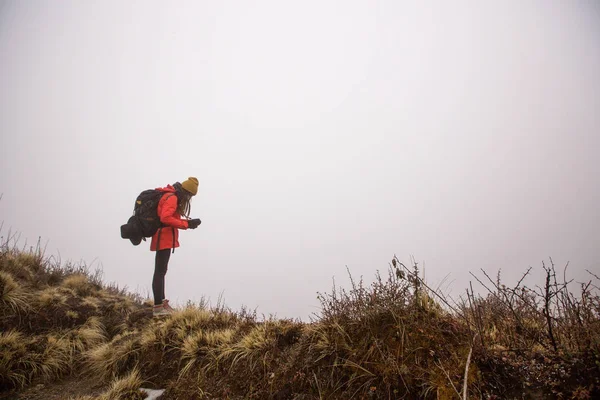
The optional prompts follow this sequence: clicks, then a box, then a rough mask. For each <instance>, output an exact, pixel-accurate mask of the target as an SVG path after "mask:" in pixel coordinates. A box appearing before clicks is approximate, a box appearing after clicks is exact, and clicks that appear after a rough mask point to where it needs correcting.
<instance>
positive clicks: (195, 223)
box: [188, 218, 202, 229]
mask: <svg viewBox="0 0 600 400" xmlns="http://www.w3.org/2000/svg"><path fill="white" fill-rule="evenodd" d="M201 222H202V221H200V218H194V219H190V220H188V229H196V228H197V227H198V225H200V223H201Z"/></svg>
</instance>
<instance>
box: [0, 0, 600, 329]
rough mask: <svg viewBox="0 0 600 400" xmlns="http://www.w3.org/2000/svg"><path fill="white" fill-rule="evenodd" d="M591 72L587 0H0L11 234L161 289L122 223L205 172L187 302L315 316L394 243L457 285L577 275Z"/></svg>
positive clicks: (435, 279) (188, 255)
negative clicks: (542, 274)
mask: <svg viewBox="0 0 600 400" xmlns="http://www.w3.org/2000/svg"><path fill="white" fill-rule="evenodd" d="M426 3H427V4H426ZM433 4H435V5H433ZM598 71H600V6H599V5H598V3H597V2H594V1H587V2H583V1H581V2H578V1H573V2H565V1H495V2H491V1H490V2H488V1H465V2H459V1H454V2H446V1H439V2H408V1H407V2H403V1H362V2H356V1H339V2H329V1H322V0H320V1H301V2H284V1H275V0H273V1H255V2H243V1H239V2H229V1H218V2H215V1H213V2H200V1H194V2H176V3H165V2H164V1H135V2H134V1H129V2H123V1H63V2H59V3H56V2H53V1H1V0H0V132H1V139H0V140H1V141H0V152H1V153H0V156H1V158H0V160H1V161H0V171H1V175H0V192H2V193H4V197H3V198H2V200H1V201H0V220H3V221H4V231H3V232H2V234H6V230H7V228H8V227H12V228H13V230H18V231H20V232H22V238H23V240H24V239H25V238H27V239H28V240H29V242H30V243H31V242H35V241H36V240H37V237H38V236H41V237H42V239H43V241H44V242H45V241H46V240H48V241H49V244H48V253H49V254H58V253H60V255H61V256H62V259H63V260H67V259H71V260H75V261H77V260H80V259H82V260H85V261H87V262H88V263H90V262H92V261H93V260H94V259H96V258H97V259H98V260H99V262H101V263H102V265H103V269H104V273H105V279H106V280H107V281H115V282H118V283H119V284H120V285H127V286H129V287H130V288H131V289H133V290H139V291H141V292H142V293H149V291H150V281H151V278H152V272H153V268H154V266H153V264H154V258H153V255H154V253H151V252H150V251H149V249H148V247H149V245H148V243H145V244H143V245H141V246H139V247H133V246H132V245H131V244H130V243H129V241H124V240H122V239H121V238H120V236H119V226H120V225H121V224H122V223H124V222H125V221H126V220H127V218H128V217H129V216H130V214H131V211H132V207H133V202H134V200H135V197H136V196H137V194H138V193H139V192H140V191H142V190H144V189H146V188H153V187H157V186H164V185H166V184H168V183H173V182H175V181H181V180H184V179H186V178H187V177H188V176H197V177H198V179H199V180H200V190H199V193H198V196H197V197H196V198H195V199H194V201H193V203H192V216H194V217H200V218H201V219H202V221H203V222H202V225H201V226H200V227H199V228H198V229H197V230H195V231H188V232H182V234H181V237H180V239H181V240H180V242H181V247H180V248H179V249H178V250H177V251H176V252H175V254H174V255H173V257H172V258H171V262H170V265H169V273H168V274H167V297H169V298H171V299H172V300H174V301H178V302H180V303H181V302H184V301H185V300H187V299H192V300H194V299H195V300H197V299H199V298H200V296H201V295H206V296H209V297H210V298H211V299H212V300H213V301H214V300H216V298H217V297H218V295H219V293H220V292H224V297H225V301H226V303H227V304H228V305H229V306H231V307H233V308H238V307H239V306H240V305H241V304H245V305H247V306H249V307H252V308H254V307H256V306H258V311H259V312H264V313H277V315H278V316H281V317H302V318H305V317H306V316H308V315H309V314H310V313H311V312H313V311H317V310H318V308H317V304H318V303H317V301H316V292H317V291H327V290H329V288H330V287H331V280H332V277H334V276H335V278H336V281H337V282H339V283H342V284H345V283H347V282H348V279H347V277H346V272H345V266H346V265H347V266H348V267H349V268H350V270H351V272H352V273H353V274H354V275H356V276H357V277H358V276H360V275H363V276H364V277H365V280H366V281H367V282H370V281H371V280H372V279H373V278H374V275H375V272H376V270H377V269H379V270H385V269H386V268H387V263H388V261H389V260H390V259H391V257H392V255H393V254H397V255H398V256H399V258H400V259H401V260H404V261H406V262H409V256H410V255H414V256H415V258H416V259H417V260H418V261H421V262H425V274H426V277H427V279H428V280H429V281H430V283H432V284H436V283H439V282H440V281H441V280H442V279H443V278H444V276H446V275H447V274H450V277H449V278H448V281H447V282H448V283H449V285H447V290H448V291H451V293H452V294H454V295H458V294H460V293H462V292H463V291H464V288H465V287H466V285H467V284H468V280H469V274H468V272H469V271H477V270H478V269H479V268H485V269H487V270H488V271H490V272H495V271H496V270H497V269H498V268H502V270H503V276H504V277H505V278H506V280H507V283H514V281H515V279H516V278H517V276H518V275H519V274H521V273H522V272H523V271H524V270H525V269H526V268H527V267H528V266H530V265H531V266H534V267H535V269H536V271H537V272H538V273H539V271H540V270H541V268H540V265H541V261H542V260H544V259H547V257H548V256H552V257H553V258H554V260H555V262H556V263H557V264H558V265H563V264H564V263H566V262H567V261H569V260H570V262H571V268H572V273H573V274H574V275H575V276H576V277H580V278H584V277H585V276H586V275H585V273H584V272H583V271H584V270H585V269H586V268H588V269H592V270H595V271H596V272H598V271H599V270H600V261H599V255H600V250H599V248H600V246H598V244H599V243H600V228H599V227H600V213H599V211H598V209H599V207H600V206H599V205H600V180H599V179H598V172H599V171H600V157H599V154H598V151H599V149H600V79H599V72H598Z"/></svg>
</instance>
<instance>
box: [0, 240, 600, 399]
mask: <svg viewBox="0 0 600 400" xmlns="http://www.w3.org/2000/svg"><path fill="white" fill-rule="evenodd" d="M387 272H388V273H387V274H386V275H385V276H383V277H382V276H377V279H376V281H375V283H374V284H373V285H371V286H369V287H365V286H363V284H362V283H361V282H354V283H353V285H352V288H350V289H349V290H343V289H339V288H333V290H332V292H331V293H327V294H319V299H320V301H321V306H322V309H321V313H320V316H319V318H318V319H317V320H315V321H314V322H311V323H303V322H300V321H293V320H287V319H259V318H257V316H256V315H255V314H253V313H252V312H249V311H248V310H240V311H233V310H230V309H228V308H227V307H225V306H223V305H219V306H218V307H209V306H208V305H206V304H196V305H189V306H188V307H186V308H185V309H181V310H178V311H177V312H175V313H173V314H172V315H169V316H166V317H163V318H160V319H156V318H152V312H151V304H150V303H149V302H147V301H144V300H143V299H141V298H139V296H135V295H131V294H128V293H126V292H125V291H123V290H119V289H118V288H117V287H115V286H114V285H106V284H105V283H103V282H102V281H101V279H100V275H99V274H98V273H93V272H90V271H88V270H87V269H86V268H85V267H79V266H76V265H72V264H65V265H60V263H58V262H57V261H56V260H54V259H52V258H45V257H43V256H42V255H41V254H40V253H39V252H38V253H36V252H24V251H20V250H18V249H15V248H9V246H7V245H6V244H4V245H3V246H2V250H1V251H0V399H30V400H33V399H59V398H65V399H66V398H70V399H73V400H75V399H77V400H84V399H86V400H92V399H98V400H99V399H142V398H143V397H144V395H143V394H142V393H141V392H139V388H140V387H147V388H164V389H166V392H165V394H164V396H163V397H162V398H166V399H297V400H301V399H351V398H356V399H396V398H398V399H399V398H406V399H413V398H424V399H435V398H439V399H453V398H464V393H465V392H466V393H467V395H466V397H467V398H472V399H481V398H483V399H504V398H519V399H521V398H532V399H537V398H575V399H591V398H599V397H600V378H599V377H600V321H599V316H600V298H599V297H598V292H597V287H596V286H595V284H597V283H598V280H597V278H596V277H593V276H592V279H593V280H592V281H591V282H590V283H587V284H585V285H584V286H583V287H582V288H581V289H582V293H581V294H579V295H575V294H573V293H571V292H569V291H568V286H567V285H565V284H564V282H563V283H561V282H560V281H557V278H556V273H555V272H554V267H553V266H549V267H547V275H548V279H547V281H546V282H541V284H540V287H539V288H536V289H530V288H528V287H525V286H522V285H521V284H519V285H517V287H513V288H509V287H506V286H504V285H503V284H502V283H501V282H500V279H499V277H498V278H497V279H490V278H489V277H488V276H487V275H485V273H484V275H483V277H482V278H481V282H480V283H481V284H483V285H485V287H487V288H488V289H489V291H488V292H487V293H486V294H485V296H479V295H477V294H473V293H472V289H469V290H468V291H467V293H468V296H467V295H465V296H464V299H462V300H461V301H459V302H454V301H451V300H449V299H446V298H444V296H443V295H441V294H440V293H436V292H434V291H432V290H431V289H430V288H429V287H428V286H427V285H426V282H424V281H423V280H421V279H420V278H419V277H418V276H419V274H418V270H417V268H416V266H415V267H411V268H406V267H405V266H404V265H403V264H401V263H400V262H399V261H398V260H397V259H395V258H394V260H393V262H392V264H391V265H390V267H389V270H388V271H387ZM578 293H579V291H578Z"/></svg>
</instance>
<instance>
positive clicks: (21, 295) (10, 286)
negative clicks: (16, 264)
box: [0, 271, 28, 313]
mask: <svg viewBox="0 0 600 400" xmlns="http://www.w3.org/2000/svg"><path fill="white" fill-rule="evenodd" d="M0 304H1V305H2V309H4V310H6V309H8V310H9V311H10V312H13V313H19V312H21V311H24V310H25V309H26V308H27V305H28V303H27V295H26V293H25V292H24V290H23V289H22V287H21V285H20V284H19V283H17V281H16V280H15V278H13V276H12V275H11V274H9V273H8V272H3V271H2V272H0Z"/></svg>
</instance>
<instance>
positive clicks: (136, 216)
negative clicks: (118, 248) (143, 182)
mask: <svg viewBox="0 0 600 400" xmlns="http://www.w3.org/2000/svg"><path fill="white" fill-rule="evenodd" d="M164 194H165V192H161V191H160V190H157V189H148V190H144V191H143V192H142V193H140V194H139V196H138V197H137V198H136V199H135V205H134V207H133V216H131V217H130V218H129V220H128V221H127V223H126V224H125V225H121V237H122V238H123V239H129V240H131V243H133V244H134V245H135V246H137V245H138V244H140V242H141V241H142V238H147V237H152V236H153V235H154V234H155V233H156V231H157V230H158V229H159V228H160V227H162V223H161V222H160V218H159V217H158V214H157V212H156V211H157V208H158V202H159V201H160V199H161V198H162V196H163V195H164Z"/></svg>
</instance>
